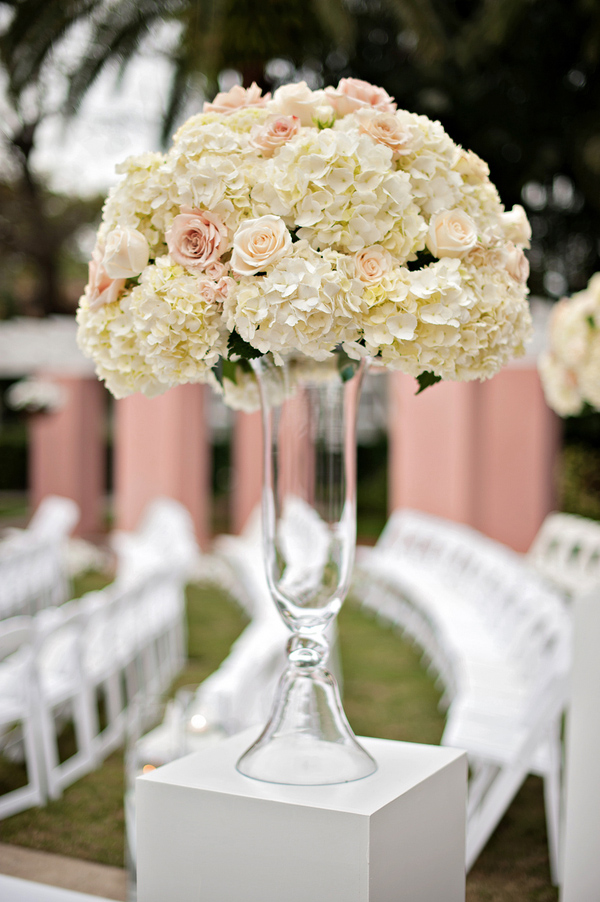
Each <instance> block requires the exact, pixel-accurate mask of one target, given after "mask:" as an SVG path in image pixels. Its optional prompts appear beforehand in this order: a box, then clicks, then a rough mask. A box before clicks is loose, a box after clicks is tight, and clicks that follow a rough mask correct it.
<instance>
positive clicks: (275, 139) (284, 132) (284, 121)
mask: <svg viewBox="0 0 600 902" xmlns="http://www.w3.org/2000/svg"><path fill="white" fill-rule="evenodd" d="M299 131H300V119H299V118H298V116H274V117H273V118H272V119H269V120H268V121H267V122H265V124H264V125H255V126H254V127H253V128H252V130H251V132H250V144H251V145H252V146H253V147H256V149H257V150H260V151H261V153H262V154H263V156H265V157H272V156H273V154H274V153H275V151H276V150H277V148H278V147H281V146H282V144H286V143H287V142H288V141H289V140H290V138H293V137H294V135H297V134H298V132H299Z"/></svg>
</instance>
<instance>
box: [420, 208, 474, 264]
mask: <svg viewBox="0 0 600 902" xmlns="http://www.w3.org/2000/svg"><path fill="white" fill-rule="evenodd" d="M425 242H426V244H427V247H428V248H429V250H430V251H431V253H432V254H433V256H434V257H464V255H465V254H466V253H468V252H469V251H470V250H471V249H472V248H474V247H475V245H476V244H477V231H476V228H475V223H474V222H473V220H472V219H471V217H470V216H468V215H467V214H466V213H465V212H463V210H440V212H439V213H436V214H435V216H432V217H431V221H430V223H429V231H428V233H427V237H426V239H425Z"/></svg>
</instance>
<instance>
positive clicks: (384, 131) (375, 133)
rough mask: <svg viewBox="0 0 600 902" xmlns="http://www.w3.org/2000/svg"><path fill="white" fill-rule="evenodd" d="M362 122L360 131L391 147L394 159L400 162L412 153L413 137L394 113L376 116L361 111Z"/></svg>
mask: <svg viewBox="0 0 600 902" xmlns="http://www.w3.org/2000/svg"><path fill="white" fill-rule="evenodd" d="M357 118H358V121H359V122H360V130H361V132H362V133H363V134H365V135H370V137H371V138H373V140H374V141H377V142H378V143H379V144H383V145H385V147H389V149H390V150H391V151H392V159H393V160H398V159H400V157H402V156H405V155H406V154H409V153H410V152H411V146H412V144H413V143H414V142H413V135H412V132H411V131H410V129H409V128H407V127H406V126H404V125H402V124H401V123H400V122H398V120H397V119H396V117H395V116H394V114H393V113H379V114H377V115H375V116H373V115H372V114H370V113H368V112H363V115H361V110H359V111H358V113H357Z"/></svg>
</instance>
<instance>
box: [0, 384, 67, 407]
mask: <svg viewBox="0 0 600 902" xmlns="http://www.w3.org/2000/svg"><path fill="white" fill-rule="evenodd" d="M4 397H5V400H6V403H7V405H8V407H10V408H11V409H12V410H18V411H22V412H23V413H55V412H56V411H58V410H60V409H61V408H62V407H63V406H64V404H65V397H64V391H63V389H62V388H61V387H60V385H57V384H56V383H55V382H45V381H44V380H43V379H36V378H34V377H33V376H29V377H27V378H26V379H21V380H20V382H14V383H13V384H12V385H11V386H10V388H9V389H8V391H7V392H6V394H5V396H4Z"/></svg>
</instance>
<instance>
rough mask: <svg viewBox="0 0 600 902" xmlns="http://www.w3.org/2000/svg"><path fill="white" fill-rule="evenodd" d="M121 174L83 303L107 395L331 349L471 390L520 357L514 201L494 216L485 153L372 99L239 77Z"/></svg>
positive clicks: (523, 333)
mask: <svg viewBox="0 0 600 902" xmlns="http://www.w3.org/2000/svg"><path fill="white" fill-rule="evenodd" d="M120 172H121V173H122V174H123V178H122V180H121V181H120V182H119V183H118V184H117V185H116V187H115V188H114V189H113V190H112V191H111V193H110V195H109V198H108V200H107V202H106V204H105V207H104V213H103V221H102V224H101V226H100V230H99V232H98V238H97V243H96V247H95V249H94V252H93V257H92V261H91V263H90V278H89V281H88V284H87V286H86V289H85V293H84V295H83V297H82V298H81V301H80V306H79V311H78V322H79V343H80V345H81V348H82V349H83V351H84V352H85V353H86V354H88V355H89V356H91V357H92V358H93V359H94V360H95V362H96V366H97V372H98V375H99V376H100V377H101V378H102V379H104V380H105V382H106V384H107V385H108V387H109V389H110V390H111V391H112V392H113V393H114V394H115V395H116V396H117V397H123V396H125V395H127V394H130V393H131V392H134V391H142V392H144V393H145V394H148V395H153V394H156V393H158V392H160V391H164V390H165V389H167V388H168V387H169V386H171V385H176V384H179V383H182V382H203V381H213V378H214V377H213V370H214V368H215V365H217V364H218V363H219V361H220V360H222V359H223V360H225V359H229V360H230V361H235V360H239V359H240V356H241V357H244V354H245V356H246V358H250V357H251V356H252V355H255V354H257V353H258V354H268V353H270V354H272V355H273V357H274V359H275V361H276V362H280V361H281V359H282V358H283V357H284V356H286V355H289V354H303V355H305V356H306V357H308V358H311V359H314V360H323V359H326V358H328V357H330V356H331V355H332V354H334V353H336V350H337V349H338V348H340V347H341V348H343V350H344V351H345V352H346V353H347V354H349V355H350V356H351V357H354V358H359V357H361V356H369V357H371V358H375V359H376V360H377V361H378V362H379V363H381V364H383V365H385V366H387V367H390V368H393V369H398V370H402V371H404V372H406V373H409V374H411V375H413V376H420V375H421V374H422V373H425V372H427V373H432V374H433V375H434V376H435V377H438V378H442V379H456V380H469V379H485V378H488V377H489V376H492V375H494V373H496V372H497V371H498V370H499V369H500V368H501V367H502V366H503V365H504V364H505V363H506V362H507V361H508V360H509V359H510V358H511V357H513V356H515V355H519V354H522V353H523V351H524V344H525V342H526V341H527V339H528V337H529V333H530V327H531V324H530V317H529V309H528V305H527V285H526V283H527V276H528V264H527V259H526V257H525V254H524V248H527V247H528V246H529V239H530V234H531V233H530V228H529V223H528V222H527V218H526V216H525V213H524V211H523V209H522V208H521V207H518V206H517V207H514V208H513V210H512V211H509V212H507V211H505V210H504V208H503V206H502V204H501V202H500V199H499V197H498V194H497V192H496V189H495V188H494V186H493V184H492V183H491V181H490V179H489V171H488V167H487V165H486V164H485V163H484V161H483V160H481V159H480V158H479V157H478V156H477V155H476V154H474V153H473V152H471V151H465V150H463V149H462V148H461V147H459V146H458V145H457V144H455V143H454V142H453V141H452V139H451V138H450V137H449V136H448V135H447V134H446V132H445V131H444V129H443V128H442V126H441V125H440V123H439V122H434V121H432V120H430V119H428V118H427V117H425V116H419V115H415V114H413V113H410V112H408V111H406V110H399V109H397V108H396V104H395V102H394V99H393V98H392V97H390V96H389V95H388V94H387V92H386V91H384V90H383V89H382V88H378V87H375V86H373V85H370V84H368V83H367V82H364V81H361V80H359V79H353V78H343V79H342V80H341V81H340V83H339V84H338V86H337V87H336V88H333V87H328V88H325V89H323V90H314V91H313V90H311V89H310V88H309V87H308V86H307V85H306V84H305V83H304V82H300V83H298V84H290V85H283V86H282V87H280V88H278V89H277V90H276V91H275V92H274V93H273V95H272V96H271V95H270V94H266V95H263V94H262V93H261V91H260V89H259V88H258V87H257V86H256V85H252V86H251V87H250V88H248V89H244V88H242V87H241V86H239V85H238V86H236V87H234V88H232V90H231V91H229V92H226V93H222V94H218V95H217V97H215V99H214V101H213V102H212V103H206V104H205V105H204V110H203V112H202V113H199V114H198V115H196V116H193V117H192V118H191V119H189V120H188V121H187V122H186V123H185V124H184V125H183V126H182V127H181V128H180V129H179V131H178V132H177V133H176V135H175V137H174V139H173V144H172V147H171V148H170V149H169V150H168V151H167V152H166V153H165V154H159V153H148V154H142V155H141V156H138V157H132V158H129V159H128V160H127V161H125V163H124V164H122V166H121V167H120ZM245 352H247V353H245ZM242 369H244V368H242ZM229 372H230V373H231V368H230V369H229ZM241 372H242V370H241V369H240V373H241ZM244 373H245V374H246V375H245V376H244V377H243V378H242V377H241V376H240V386H241V385H242V384H248V385H249V384H250V382H251V380H249V379H247V378H246V376H247V373H248V368H247V365H246V366H245V369H244ZM230 381H231V380H230ZM241 394H243V391H242V390H241V388H240V391H237V392H236V391H235V390H230V391H229V395H230V396H231V398H232V399H233V398H234V397H237V396H240V395H241ZM238 400H239V397H238ZM235 403H237V402H235ZM239 403H242V404H243V403H244V402H243V401H239Z"/></svg>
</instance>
